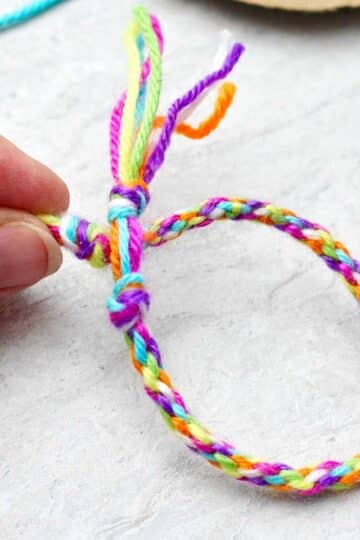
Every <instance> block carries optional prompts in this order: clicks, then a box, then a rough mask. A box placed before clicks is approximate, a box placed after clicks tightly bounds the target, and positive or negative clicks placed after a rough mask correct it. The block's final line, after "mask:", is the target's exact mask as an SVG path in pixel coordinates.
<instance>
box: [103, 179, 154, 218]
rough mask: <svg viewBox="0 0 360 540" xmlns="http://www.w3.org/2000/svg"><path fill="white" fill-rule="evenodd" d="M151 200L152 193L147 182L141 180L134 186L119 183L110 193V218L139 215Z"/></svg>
mask: <svg viewBox="0 0 360 540" xmlns="http://www.w3.org/2000/svg"><path fill="white" fill-rule="evenodd" d="M149 201H150V194H149V191H148V188H147V185H146V184H145V182H141V183H140V182H139V183H137V184H136V185H135V186H134V187H125V186H123V185H120V184H117V185H116V186H114V187H113V189H112V190H111V193H110V207H109V214H108V219H109V221H110V222H111V221H113V220H114V219H119V218H127V217H139V216H140V215H141V214H142V213H143V211H144V210H145V208H146V206H147V204H148V202H149Z"/></svg>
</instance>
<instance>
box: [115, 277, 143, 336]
mask: <svg viewBox="0 0 360 540" xmlns="http://www.w3.org/2000/svg"><path fill="white" fill-rule="evenodd" d="M149 306H150V295H149V293H148V292H147V291H146V290H145V287H144V279H143V277H142V276H141V274H138V273H136V272H131V273H129V274H125V275H124V276H123V277H121V278H120V279H118V280H117V281H116V282H115V285H114V288H113V292H112V295H111V296H110V297H109V298H108V300H107V308H108V310H109V314H110V320H111V322H112V323H113V325H114V326H116V327H117V328H121V329H122V330H123V331H125V332H126V331H127V330H128V329H129V328H132V327H133V326H134V325H135V324H136V323H137V322H138V321H139V320H141V319H142V318H143V316H144V313H145V311H147V310H148V309H149Z"/></svg>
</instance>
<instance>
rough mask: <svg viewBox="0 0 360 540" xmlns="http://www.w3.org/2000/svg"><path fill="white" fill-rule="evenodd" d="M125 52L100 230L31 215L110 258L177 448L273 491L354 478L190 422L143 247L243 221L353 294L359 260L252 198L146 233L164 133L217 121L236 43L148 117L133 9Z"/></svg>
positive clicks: (147, 35)
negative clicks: (208, 97)
mask: <svg viewBox="0 0 360 540" xmlns="http://www.w3.org/2000/svg"><path fill="white" fill-rule="evenodd" d="M125 39H126V48H127V53H128V58H129V66H130V67H129V84H128V90H127V92H125V93H124V94H123V95H122V96H121V97H120V99H119V101H118V103H117V104H116V106H115V108H114V110H113V114H112V117H111V122H110V151H111V171H112V175H113V177H114V186H113V188H112V190H111V192H110V205H109V212H108V220H109V224H110V226H109V227H100V226H98V225H96V224H93V223H89V222H88V221H86V220H83V219H79V218H77V217H75V216H69V215H66V216H62V217H57V216H48V215H46V216H45V215H42V216H40V218H41V219H42V220H43V221H44V222H45V223H46V224H47V226H48V227H49V230H50V231H51V233H52V234H53V236H54V237H55V238H56V240H57V241H58V242H59V244H61V245H64V246H66V247H68V248H70V249H71V250H72V251H73V252H74V253H75V255H76V256H77V257H79V258H80V259H86V260H88V261H89V262H90V263H91V264H92V265H93V266H94V267H96V268H101V267H103V266H105V265H106V264H111V266H112V271H113V275H114V280H115V284H114V288H113V292H112V294H111V296H110V297H109V298H108V301H107V307H108V310H109V315H110V320H111V322H112V323H113V324H114V326H116V327H117V328H119V329H121V330H122V331H123V332H124V334H125V339H126V343H127V345H128V348H129V351H130V357H131V361H132V363H133V365H134V367H135V369H136V370H137V371H138V373H139V374H140V375H141V376H142V378H143V381H144V386H145V391H146V393H147V394H148V396H149V397H150V398H151V399H152V400H153V401H154V402H155V403H156V405H157V406H158V408H159V410H160V412H161V414H162V416H163V418H164V420H165V422H166V424H167V425H168V427H169V428H170V429H171V430H172V431H174V432H175V433H177V434H178V435H179V436H181V437H182V439H183V441H184V442H185V444H186V446H187V447H188V448H189V449H191V450H192V451H193V452H195V453H197V454H199V455H200V456H202V457H203V458H205V459H206V460H207V461H208V462H209V463H210V464H211V465H213V466H214V467H216V468H218V469H222V470H223V471H224V472H225V473H226V474H228V475H230V476H232V477H234V478H235V479H237V480H239V481H241V482H247V483H251V484H255V485H257V486H264V487H269V488H271V489H273V490H276V491H280V492H285V491H286V492H291V493H294V492H295V493H298V494H300V495H316V494H318V493H320V492H322V491H324V490H333V491H339V490H344V489H348V488H350V487H353V486H355V484H357V483H358V482H359V481H360V454H357V455H355V456H354V457H352V458H351V459H348V460H346V461H325V462H323V463H319V464H317V465H312V466H308V467H302V468H294V467H291V466H289V465H286V464H284V463H277V462H275V463H270V462H266V461H263V460H259V459H256V458H254V457H251V456H249V455H248V454H243V453H241V452H239V451H238V450H236V448H235V447H234V446H233V445H232V444H229V443H228V442H225V441H223V440H217V439H216V438H215V437H214V435H212V434H211V432H210V431H208V430H207V429H206V428H205V427H204V426H203V425H202V424H201V422H200V421H199V420H198V419H197V418H195V417H194V416H193V415H192V414H191V412H190V410H189V408H188V406H187V405H186V404H185V402H184V400H183V398H182V397H181V395H180V393H179V392H178V391H177V390H176V389H175V387H174V386H173V384H172V382H171V380H170V377H169V375H168V374H167V372H166V371H165V369H164V366H163V363H162V359H161V354H160V350H159V346H158V344H157V342H156V340H155V338H154V337H153V336H152V334H151V333H150V330H149V329H148V327H147V325H146V323H145V313H146V311H147V310H148V309H149V307H150V294H149V293H148V291H147V289H146V287H145V282H144V278H143V276H142V274H141V272H140V269H141V257H142V253H143V249H144V248H145V247H153V246H160V245H161V244H163V243H164V242H167V241H168V240H172V239H174V238H177V237H178V236H180V235H181V234H182V233H183V232H184V231H186V230H189V229H193V228H197V227H204V226H207V225H210V224H211V223H213V222H215V221H219V220H223V219H232V220H239V221H240V220H252V221H256V222H260V223H264V224H265V225H270V226H273V227H275V228H276V229H279V230H280V231H283V232H286V233H288V234H290V235H291V236H292V237H294V238H295V239H296V240H298V241H299V242H301V243H303V244H305V245H307V246H308V247H309V248H310V249H311V250H312V251H314V252H315V253H316V254H317V255H318V256H319V257H320V258H321V259H322V260H323V261H324V262H325V263H326V265H327V266H328V267H329V268H330V269H331V270H334V271H335V272H338V273H339V274H340V276H341V278H342V279H343V281H344V283H345V285H346V286H347V287H348V288H349V290H350V291H351V293H352V294H353V295H354V296H355V298H356V299H357V300H360V281H359V280H360V261H357V260H356V259H354V258H353V257H352V256H351V254H350V253H349V251H348V250H347V249H346V247H345V246H344V245H343V244H342V243H341V242H339V241H337V240H334V238H333V237H332V236H331V234H330V233H329V232H328V231H327V230H326V229H325V228H324V227H322V226H320V225H317V224H316V223H312V222H311V221H308V220H306V219H303V218H300V217H298V216H296V215H295V214H294V213H293V212H291V211H289V210H286V209H284V208H277V207H275V206H273V205H272V204H269V203H264V202H261V201H257V200H244V199H238V198H234V199H229V198H225V197H216V198H213V199H209V200H207V201H205V202H204V203H202V204H200V205H199V206H196V207H194V208H191V209H189V210H186V211H182V212H178V213H176V214H174V215H173V216H170V217H167V218H165V219H159V220H157V221H155V222H154V223H153V225H152V226H151V227H150V228H149V229H148V230H146V231H143V230H142V226H141V223H140V221H139V217H140V215H141V214H142V213H143V211H144V210H145V208H146V206H147V205H148V203H149V200H150V194H149V185H150V183H151V181H152V179H153V178H154V176H155V173H156V171H157V170H158V169H159V168H160V166H161V165H162V163H163V161H164V158H165V153H166V150H167V148H168V146H169V144H170V140H171V136H172V134H173V133H179V134H182V135H184V136H186V137H189V138H193V139H197V138H201V137H205V136H207V135H208V134H209V133H211V131H212V130H214V129H215V128H216V127H217V126H218V124H219V123H220V121H221V120H222V118H223V117H224V115H225V113H226V111H227V109H228V107H229V106H230V104H231V102H232V99H233V97H234V94H235V86H234V84H232V83H231V82H227V81H226V77H227V76H228V74H229V73H230V72H231V71H232V69H233V68H234V66H235V65H236V64H237V62H238V60H239V58H240V56H241V54H242V52H243V50H244V48H243V46H242V45H241V44H239V43H235V44H234V45H233V46H232V47H231V49H230V50H229V51H228V53H227V55H226V58H225V60H224V63H223V64H222V66H220V68H219V69H218V70H216V71H214V72H213V73H210V74H209V75H207V76H206V77H205V78H204V79H202V80H201V81H200V82H199V83H197V84H196V85H195V86H194V87H193V88H191V89H190V90H189V91H188V92H187V93H185V94H184V95H183V96H181V97H180V98H178V99H177V100H176V101H175V102H174V103H173V104H172V105H171V106H170V108H169V109H168V112H167V114H166V115H165V117H160V116H157V110H158V104H159V96H160V89H161V83H160V81H161V79H162V62H161V59H162V50H163V38H162V32H161V28H160V25H159V22H158V20H157V19H156V17H154V16H150V15H149V14H148V13H147V12H146V10H145V9H143V8H136V9H135V11H134V20H133V22H132V23H131V24H130V25H129V27H128V28H127V31H126V35H125ZM210 88H212V89H214V90H216V91H217V97H216V99H215V105H214V109H213V112H212V113H211V115H210V116H209V117H208V118H207V119H205V120H204V121H203V122H201V123H200V124H199V125H198V126H191V125H190V124H188V123H187V119H188V118H189V116H190V115H191V113H192V112H193V110H194V109H195V108H196V106H197V105H198V104H199V102H200V100H201V99H202V97H203V96H204V94H205V93H206V92H209V89H210Z"/></svg>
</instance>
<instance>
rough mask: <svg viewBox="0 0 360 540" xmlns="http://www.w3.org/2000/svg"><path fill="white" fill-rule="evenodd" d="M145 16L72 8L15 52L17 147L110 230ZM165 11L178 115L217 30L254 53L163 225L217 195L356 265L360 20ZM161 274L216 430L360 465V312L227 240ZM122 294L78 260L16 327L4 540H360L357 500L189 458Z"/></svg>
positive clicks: (157, 324) (287, 263) (1, 487)
mask: <svg viewBox="0 0 360 540" xmlns="http://www.w3.org/2000/svg"><path fill="white" fill-rule="evenodd" d="M131 6H132V2H130V1H124V0H122V1H120V2H119V1H117V0H107V1H106V2H99V1H96V0H72V1H71V2H70V1H69V2H68V3H65V4H64V5H62V6H61V7H58V8H57V9H54V10H53V11H51V12H50V13H48V14H47V15H46V16H43V17H41V18H38V19H37V20H34V21H32V22H31V23H29V24H27V25H25V26H23V27H21V28H17V29H14V30H13V31H11V32H7V33H5V34H2V35H0V42H1V56H0V59H1V60H0V61H1V72H2V81H1V101H0V110H1V119H2V131H3V133H4V135H5V136H7V137H8V138H10V139H12V140H14V141H15V142H16V143H17V144H18V145H19V146H20V147H23V148H24V149H25V150H26V151H28V152H29V153H30V154H32V155H34V156H36V157H38V158H39V159H41V160H43V161H45V162H46V163H47V164H49V165H50V166H51V167H53V168H54V169H55V170H56V171H57V172H58V173H60V174H61V175H62V176H63V177H64V178H65V179H66V180H67V181H68V183H69V186H70V189H71V193H72V209H73V211H76V212H79V213H80V214H82V215H84V216H86V217H88V218H89V219H97V220H100V221H104V220H105V216H106V198H107V192H108V189H109V185H110V174H109V172H108V161H107V124H108V117H109V113H110V109H111V106H112V104H113V102H114V100H115V98H116V96H117V95H118V93H119V90H120V88H122V87H123V86H124V84H125V68H126V66H125V62H124V53H123V50H122V48H121V39H120V30H121V29H122V28H123V26H124V24H125V23H126V22H127V21H128V19H129V16H130V7H131ZM151 8H152V10H153V11H154V12H156V13H157V14H158V15H159V16H160V17H161V20H162V22H163V27H164V31H165V35H166V38H167V54H166V61H165V87H164V94H163V99H162V108H163V109H164V107H165V105H167V104H168V103H169V101H170V100H171V99H173V98H174V97H176V96H177V95H178V94H179V92H181V91H184V90H186V88H187V86H188V85H189V83H191V82H193V81H194V80H195V79H196V78H197V77H198V76H199V75H201V74H202V73H203V71H204V70H206V69H208V67H209V66H210V67H211V61H212V60H211V58H212V55H213V53H214V51H215V49H216V40H217V35H218V31H219V30H220V29H222V28H224V27H227V28H229V29H230V30H231V31H232V32H233V33H234V34H235V36H236V37H237V38H239V39H241V40H243V41H244V42H245V43H246V45H247V48H248V52H247V54H246V56H244V58H243V60H242V61H241V65H240V67H239V68H238V70H237V80H238V82H239V92H238V97H237V100H236V103H235V105H234V108H233V110H232V113H231V114H230V115H229V116H228V118H227V119H226V121H225V122H224V124H223V125H222V126H221V129H220V130H219V132H218V133H216V134H215V135H213V136H211V138H210V139H208V140H207V141H205V142H200V143H197V144H192V143H189V142H187V141H183V140H179V139H175V140H174V141H173V146H172V148H171V150H170V152H169V155H168V158H167V162H166V165H165V167H164V168H163V170H162V172H161V174H160V175H159V176H158V178H157V179H156V181H155V183H154V187H153V200H152V204H151V207H150V208H149V210H148V213H147V214H146V221H149V220H150V219H152V218H154V217H157V216H158V215H162V214H165V215H166V214H169V213H171V212H172V211H174V210H176V209H178V208H182V207H185V206H187V205H190V204H193V203H197V202H198V201H200V200H202V199H204V198H206V197H208V196H213V195H218V194H225V195H239V196H249V197H252V198H259V199H265V200H271V201H273V202H275V203H276V204H279V205H282V206H287V207H289V208H291V209H293V210H295V211H297V212H298V213H299V214H300V215H302V216H304V217H309V218H310V219H313V220H316V221H319V222H321V223H323V224H324V225H327V226H328V227H329V228H330V229H331V230H332V231H333V232H334V233H336V235H337V236H338V237H339V238H340V239H342V240H343V241H345V242H346V244H347V245H348V246H349V247H350V249H351V250H352V251H353V253H354V254H356V253H357V254H358V255H359V254H360V234H359V230H360V217H359V204H358V201H359V178H358V174H359V139H360V128H359V125H360V97H359V89H360V72H359V57H360V32H359V23H360V12H359V13H358V12H343V13H339V14H337V15H329V16H323V17H309V16H307V17H305V16H298V15H285V14H282V13H276V12H273V13H271V12H265V11H262V10H256V9H251V8H248V7H244V6H241V5H232V4H229V3H225V2H222V1H220V0H219V2H213V3H211V2H205V1H197V2H190V1H184V0H154V1H153V2H151ZM175 61H176V64H174V65H173V62H175ZM172 65H173V67H172ZM144 273H145V276H146V279H147V282H148V284H149V286H150V289H151V291H153V293H154V294H153V308H152V312H151V316H150V323H151V327H152V329H153V331H154V333H155V335H156V336H157V337H158V339H159V342H160V345H161V348H162V352H163V355H164V358H165V363H166V366H167V367H168V369H169V371H170V373H171V374H172V375H173V377H174V380H175V381H176V383H177V385H178V387H179V388H180V390H181V391H182V392H183V393H184V395H185V397H186V398H188V401H189V403H190V405H191V407H192V409H193V411H194V412H195V413H196V414H197V415H198V416H199V417H200V418H202V419H203V420H204V421H205V422H206V423H207V424H208V425H209V427H211V428H212V429H213V430H215V431H216V432H218V433H220V434H222V435H224V436H226V437H229V438H230V440H232V441H233V442H236V443H237V446H238V447H239V448H240V449H241V450H242V451H244V452H249V453H252V454H255V455H259V456H262V457H265V458H274V459H277V460H282V461H290V462H291V463H292V464H295V465H303V464H308V463H312V462H314V461H317V460H321V459H325V458H329V457H332V458H336V457H338V458H345V457H349V456H350V455H352V454H353V453H355V452H358V451H359V450H360V443H359V434H360V400H359V390H358V389H359V376H360V366H359V357H360V337H359V336H360V332H359V324H360V320H359V310H358V306H356V305H355V303H354V300H353V299H352V297H350V295H349V294H348V293H347V291H346V290H345V289H344V287H343V286H342V284H341V282H340V281H339V279H338V278H337V277H336V276H335V275H333V274H332V273H331V272H329V271H327V269H326V268H325V267H324V266H323V265H322V264H321V263H320V262H319V261H318V260H317V259H316V258H315V257H314V256H313V255H312V254H311V253H308V252H307V251H306V250H305V249H303V248H301V246H299V245H296V244H295V243H294V242H293V241H292V240H291V239H288V238H285V237H284V236H283V235H280V234H277V233H276V232H275V231H271V230H264V228H262V227H257V226H255V225H251V224H241V223H239V224H231V223H225V224H218V225H216V226H214V227H212V228H209V229H208V230H203V231H200V232H193V233H188V234H187V235H185V236H184V237H183V238H182V239H181V240H179V241H178V242H174V243H173V244H171V245H168V246H164V247H163V248H162V249H161V250H159V251H157V252H156V253H155V252H154V251H152V252H151V251H149V252H148V253H147V256H146V261H145V264H144ZM110 288H111V279H110V275H109V273H108V272H106V271H105V272H96V271H94V270H92V269H90V268H89V267H88V266H87V265H86V264H83V263H80V262H79V261H77V260H75V259H73V258H71V257H70V256H68V257H67V258H66V261H65V264H64V267H63V269H62V270H61V271H60V272H59V273H58V274H57V275H56V276H54V277H52V278H50V279H48V280H47V281H46V282H44V283H41V284H39V285H37V286H36V287H34V288H33V289H32V290H31V291H29V292H28V293H26V294H24V295H23V296H22V297H18V298H15V299H12V300H11V301H10V302H8V303H7V304H6V305H5V306H4V307H3V308H2V311H1V325H0V333H1V357H0V418H1V422H0V478H1V480H0V531H1V532H0V537H1V539H4V540H15V539H20V538H21V539H26V540H35V539H36V540H49V539H51V540H88V539H96V540H117V539H119V538H137V539H147V540H148V539H153V538H154V539H155V538H156V539H159V538H160V539H163V538H166V539H171V540H173V539H180V538H190V539H194V540H197V539H199V540H200V539H203V538H206V539H209V540H218V539H229V540H252V539H256V540H257V539H260V540H262V539H268V538H270V539H271V538H276V539H278V540H285V539H286V540H287V539H288V538H291V539H293V540H298V539H314V540H322V539H324V538H327V539H335V538H336V539H341V540H345V539H346V540H350V539H358V538H359V534H360V526H359V518H358V516H359V502H360V493H359V492H358V491H356V490H355V491H352V492H350V493H347V494H343V495H341V496H333V497H331V496H326V497H322V498H318V499H316V500H312V501H306V502H305V501H298V500H293V499H287V498H281V497H276V496H272V495H271V494H270V493H263V492H262V491H260V490H256V489H251V488H250V489H248V488H246V487H245V486H240V485H238V484H237V483H236V482H234V481H232V480H231V479H228V478H225V477H223V476H221V475H220V474H219V473H217V472H216V471H214V470H212V469H211V468H210V467H207V466H206V464H205V463H203V462H202V461H201V460H199V459H197V458H196V457H194V456H192V455H191V454H190V453H189V452H188V451H187V450H186V449H184V448H183V447H182V446H181V445H179V443H178V441H177V440H176V439H174V438H173V437H172V436H171V435H170V434H169V433H168V432H167V430H166V428H165V426H164V425H163V422H162V420H161V418H160V416H159V414H158V413H157V411H156V410H155V409H154V407H153V405H152V404H151V403H150V402H149V400H148V399H147V397H146V396H145V395H144V394H143V391H142V387H141V381H140V380H138V378H137V376H136V374H135V373H134V371H133V369H132V367H131V366H130V364H129V361H128V358H127V354H126V351H125V348H124V346H123V341H122V338H121V335H119V334H117V333H116V332H115V331H114V330H113V329H112V328H110V326H109V325H108V323H107V320H106V311H105V308H104V299H105V297H106V295H107V294H108V293H109V291H110Z"/></svg>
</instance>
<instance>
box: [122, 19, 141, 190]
mask: <svg viewBox="0 0 360 540" xmlns="http://www.w3.org/2000/svg"><path fill="white" fill-rule="evenodd" d="M138 28H139V27H138V23H137V22H136V21H134V22H133V23H132V24H130V25H129V26H128V28H127V30H126V32H125V36H124V40H125V47H126V52H127V56H128V91H127V96H126V102H125V106H124V112H123V120H122V126H123V127H122V132H121V137H120V144H119V156H120V159H119V174H120V178H121V180H122V182H123V183H124V184H125V185H127V186H131V185H133V184H134V182H135V180H134V179H133V178H131V152H132V146H133V137H134V128H135V120H134V119H135V110H136V101H137V97H138V93H139V81H140V75H141V65H140V57H139V52H138V49H137V46H136V36H137V34H138Z"/></svg>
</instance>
